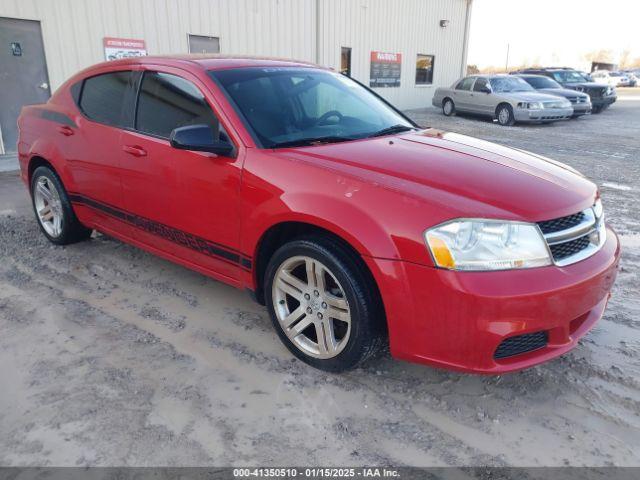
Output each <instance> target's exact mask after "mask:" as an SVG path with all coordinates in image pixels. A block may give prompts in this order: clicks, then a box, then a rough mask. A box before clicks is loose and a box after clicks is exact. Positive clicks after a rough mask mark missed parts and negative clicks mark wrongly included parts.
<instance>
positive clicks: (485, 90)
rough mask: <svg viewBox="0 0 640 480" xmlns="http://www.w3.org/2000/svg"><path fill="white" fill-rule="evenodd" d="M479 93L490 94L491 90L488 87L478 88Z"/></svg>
mask: <svg viewBox="0 0 640 480" xmlns="http://www.w3.org/2000/svg"><path fill="white" fill-rule="evenodd" d="M480 91H481V92H483V93H491V89H490V88H489V87H480Z"/></svg>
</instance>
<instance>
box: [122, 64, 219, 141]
mask: <svg viewBox="0 0 640 480" xmlns="http://www.w3.org/2000/svg"><path fill="white" fill-rule="evenodd" d="M198 124H205V125H209V126H210V127H211V128H212V129H213V131H214V134H215V136H216V138H218V136H219V124H218V120H217V118H216V116H215V115H214V113H213V110H211V107H210V106H209V104H208V103H207V101H206V100H205V98H204V95H203V94H202V92H201V91H200V90H199V89H198V87H196V86H195V85H194V84H193V83H191V82H190V81H188V80H185V79H184V78H181V77H178V76H177V75H172V74H169V73H162V72H145V74H144V76H143V77H142V85H141V86H140V95H139V97H138V110H137V113H136V123H135V128H136V130H138V131H140V132H142V133H147V134H149V135H153V136H156V137H161V138H169V136H170V135H171V132H172V131H173V129H175V128H177V127H184V126H187V125H198ZM225 137H226V135H225Z"/></svg>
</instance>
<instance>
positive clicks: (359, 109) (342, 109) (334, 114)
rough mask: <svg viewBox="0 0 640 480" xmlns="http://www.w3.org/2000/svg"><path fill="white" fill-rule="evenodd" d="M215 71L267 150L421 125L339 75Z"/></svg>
mask: <svg viewBox="0 0 640 480" xmlns="http://www.w3.org/2000/svg"><path fill="white" fill-rule="evenodd" d="M209 74H210V75H211V77H212V78H213V79H214V80H215V81H216V82H218V84H219V85H220V86H221V87H222V89H223V90H224V91H225V92H226V94H227V96H228V98H229V99H230V100H231V103H232V104H233V105H234V107H235V109H236V111H237V112H238V113H239V114H240V116H241V117H243V118H244V119H245V122H246V124H247V126H248V128H249V131H250V132H251V133H252V135H253V137H254V140H256V142H257V143H258V144H259V145H260V146H262V147H264V148H278V147H290V146H305V145H317V144H321V143H335V142H341V141H347V140H355V139H358V138H365V137H373V136H380V135H386V134H392V133H399V132H404V131H409V130H413V129H414V128H415V126H414V125H413V124H412V123H411V122H410V121H409V120H407V119H406V118H405V117H403V116H402V114H400V113H398V112H396V111H395V110H394V109H393V108H391V107H390V106H389V105H387V104H386V103H385V102H384V101H382V100H381V99H380V98H378V97H377V96H375V95H374V94H372V93H371V92H369V91H368V90H367V89H366V88H364V87H362V86H361V85H359V84H358V83H356V82H354V81H353V80H351V79H350V78H348V77H346V76H344V75H342V74H339V73H335V72H331V71H326V70H319V69H313V68H291V67H278V68H262V67H247V68H237V69H229V70H212V71H210V72H209Z"/></svg>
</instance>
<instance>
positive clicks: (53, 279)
mask: <svg viewBox="0 0 640 480" xmlns="http://www.w3.org/2000/svg"><path fill="white" fill-rule="evenodd" d="M633 93H634V92H631V91H629V92H628V93H627V94H626V95H627V98H624V99H621V100H620V101H619V102H618V103H617V104H615V105H614V106H613V107H612V108H611V109H609V110H608V111H606V112H604V113H602V114H600V115H594V116H593V117H589V118H582V119H578V120H575V121H570V122H564V123H558V124H553V125H545V126H526V127H523V126H515V127H510V128H503V127H500V126H498V125H496V124H493V123H492V122H489V121H485V120H478V119H472V118H460V117H454V118H446V117H444V116H442V115H441V114H440V113H439V112H438V111H436V110H435V109H427V110H423V111H414V112H410V114H411V115H412V116H413V117H414V118H415V119H416V120H417V121H419V122H420V123H421V124H425V125H427V124H428V125H433V126H438V127H440V128H445V129H449V130H452V131H456V132H460V133H465V134H470V135H474V136H477V137H481V138H484V139H487V140H491V141H495V142H498V143H502V144H506V145H510V146H514V147H519V148H524V149H527V150H531V151H533V152H536V153H540V154H543V155H548V156H551V157H553V158H556V159H558V160H560V161H563V162H566V163H568V164H570V165H572V166H573V167H576V168H578V169H579V170H581V171H582V172H584V173H585V174H586V175H588V176H589V177H591V178H593V179H594V180H595V181H596V182H597V183H598V185H600V187H601V189H602V194H603V197H604V204H605V209H606V212H607V215H608V218H609V220H610V222H611V224H612V225H613V226H614V227H615V228H616V229H617V230H618V232H619V233H620V234H621V238H622V241H623V246H624V254H623V255H624V258H623V262H622V270H621V272H620V274H619V277H618V282H617V284H616V286H615V289H614V292H613V298H612V300H611V303H610V305H609V308H608V310H607V312H606V314H605V317H604V319H603V320H602V321H600V322H599V323H598V324H597V326H596V327H595V328H594V330H593V331H592V332H591V333H590V334H589V335H588V336H587V337H586V338H585V339H584V340H583V341H582V342H581V344H580V345H579V346H578V347H577V348H576V349H574V350H573V351H572V352H570V353H569V354H567V355H565V356H564V357H562V358H559V359H557V360H555V361H552V362H550V363H547V364H545V365H541V366H538V367H535V368H532V369H530V370H528V371H524V372H520V373H515V374H510V375H504V376H499V377H481V376H473V375H464V374H458V373H448V372H444V371H439V370H435V369H431V368H427V367H423V366H419V365H411V364H408V363H403V362H399V361H395V360H392V359H390V358H384V359H380V360H377V361H375V362H374V363H371V364H369V365H367V366H366V368H363V369H358V370H355V371H352V372H349V373H346V374H342V375H329V374H326V373H322V372H318V371H316V370H313V369H311V368H309V367H307V366H305V365H304V364H302V363H300V362H298V361H296V360H293V359H292V357H291V355H290V354H289V353H288V352H287V351H286V350H285V348H284V347H283V346H282V345H281V344H280V342H279V341H278V338H277V336H276V334H275V333H274V332H273V331H272V328H271V326H270V322H269V319H268V316H267V314H266V312H265V310H264V309H263V308H262V307H260V306H258V305H256V304H254V303H252V302H251V300H250V299H249V298H248V296H247V295H246V294H244V293H242V292H239V291H236V290H234V289H232V288H230V287H227V286H225V285H223V284H221V283H217V282H215V281H213V280H210V279H208V278H206V277H204V276H202V275H199V274H197V273H194V272H191V271H188V270H186V269H184V268H182V267H179V266H176V265H173V264H171V263H168V262H166V261H164V260H161V259H159V258H156V257H153V256H151V255H149V254H147V253H144V252H142V251H140V250H137V249H135V248H133V247H130V246H127V245H124V244H122V243H120V242H118V241H115V240H113V239H111V238H109V237H105V236H102V235H96V236H95V238H93V239H92V240H91V241H89V242H85V243H82V244H78V245H73V246H70V247H54V246H52V245H50V244H48V243H47V242H46V241H45V239H44V237H43V236H42V235H40V234H39V232H38V229H37V226H36V223H35V220H34V218H33V215H32V213H31V210H30V207H29V203H28V196H27V193H26V191H25V189H24V188H23V186H22V185H21V184H20V182H19V179H18V177H17V175H16V174H15V173H3V174H0V365H2V367H1V368H0V385H2V386H3V391H2V394H1V395H0V465H5V466H6V465H12V466H16V465H56V466H59V465H69V466H75V465H79V466H84V465H100V466H114V465H117V466H123V465H128V466H133V465H136V466H151V465H153V466H186V465H189V466H195V465H217V466H225V465H263V466H264V465H280V466H284V465H326V466H329V465H385V464H393V465H413V466H426V465H429V466H448V465H467V466H475V465H496V466H499V465H514V466H538V465H558V466H562V465H591V466H604V465H636V466H638V465H640V428H639V427H640V415H639V414H640V333H638V327H639V326H640V292H639V291H640V288H639V287H640V284H639V283H640V282H639V273H638V267H639V266H640V209H638V205H639V202H638V198H639V197H638V192H639V191H640V140H639V132H640V101H638V100H640V95H638V94H637V92H635V94H636V95H633Z"/></svg>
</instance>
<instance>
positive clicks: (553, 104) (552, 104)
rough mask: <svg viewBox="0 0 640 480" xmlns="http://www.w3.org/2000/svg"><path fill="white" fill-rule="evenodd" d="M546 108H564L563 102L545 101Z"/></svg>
mask: <svg viewBox="0 0 640 480" xmlns="http://www.w3.org/2000/svg"><path fill="white" fill-rule="evenodd" d="M544 108H564V104H563V103H562V102H544Z"/></svg>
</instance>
